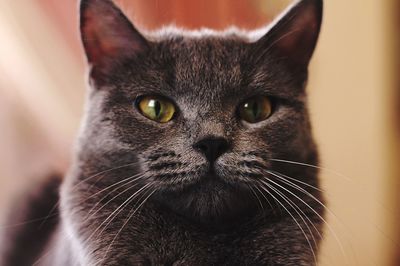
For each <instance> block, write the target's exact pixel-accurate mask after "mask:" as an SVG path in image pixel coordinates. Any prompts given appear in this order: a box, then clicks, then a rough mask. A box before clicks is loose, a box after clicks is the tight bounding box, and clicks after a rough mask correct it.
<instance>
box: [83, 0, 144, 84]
mask: <svg viewBox="0 0 400 266" xmlns="http://www.w3.org/2000/svg"><path fill="white" fill-rule="evenodd" d="M80 30H81V37H82V42H83V46H84V48H85V52H86V56H87V59H88V62H89V64H90V66H91V78H93V79H95V80H97V81H99V80H101V79H102V77H103V76H104V75H106V74H107V73H109V71H110V70H111V69H112V68H113V67H115V65H116V64H118V63H119V62H120V61H121V60H124V59H126V58H132V57H134V56H137V55H138V54H139V53H142V52H144V51H145V50H146V49H147V47H148V42H147V40H146V39H145V38H144V37H143V36H142V35H141V34H140V33H139V32H138V31H137V30H136V29H135V28H134V26H133V25H132V23H131V22H130V21H129V20H128V18H127V17H126V16H125V15H124V14H123V13H122V12H121V10H120V9H118V8H117V7H116V6H115V5H114V3H113V2H112V1H110V0H81V3H80Z"/></svg>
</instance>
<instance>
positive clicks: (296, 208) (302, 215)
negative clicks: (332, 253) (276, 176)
mask: <svg viewBox="0 0 400 266" xmlns="http://www.w3.org/2000/svg"><path fill="white" fill-rule="evenodd" d="M265 185H266V184H265ZM269 185H270V189H272V190H273V191H274V192H275V193H276V194H277V195H279V196H280V197H281V198H282V199H283V200H284V201H285V202H286V203H287V204H288V205H289V206H290V207H291V208H292V209H293V210H294V211H295V212H296V214H297V215H298V216H299V217H300V219H301V220H302V221H303V223H304V224H305V226H306V227H307V229H308V231H309V232H310V234H311V238H312V240H313V243H314V245H315V247H317V246H318V244H317V241H316V240H315V237H314V234H313V232H312V230H311V228H310V227H309V226H308V223H307V222H306V221H305V220H304V217H305V218H306V219H307V220H308V221H309V223H310V224H311V225H312V226H313V228H314V229H315V230H316V231H317V233H318V236H319V237H320V238H322V236H321V233H320V232H319V230H318V229H317V228H316V226H315V225H314V223H313V222H312V221H311V220H310V218H309V217H308V216H307V215H306V214H305V213H304V212H303V211H302V210H301V208H300V207H299V206H297V205H296V204H295V203H294V202H293V201H292V200H291V199H289V198H288V197H287V196H286V195H284V194H283V193H282V192H280V191H279V190H278V189H277V188H274V186H272V184H269ZM312 253H313V256H314V260H315V264H316V265H317V259H316V254H315V252H314V249H312Z"/></svg>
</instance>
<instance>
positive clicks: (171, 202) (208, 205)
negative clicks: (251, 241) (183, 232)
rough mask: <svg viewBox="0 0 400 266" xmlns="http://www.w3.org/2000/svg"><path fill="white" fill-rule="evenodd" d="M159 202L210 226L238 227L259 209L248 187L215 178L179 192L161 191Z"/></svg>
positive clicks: (157, 197) (191, 185)
mask: <svg viewBox="0 0 400 266" xmlns="http://www.w3.org/2000/svg"><path fill="white" fill-rule="evenodd" d="M155 199H156V200H157V201H158V202H159V204H160V205H162V206H164V207H166V208H168V209H170V210H171V211H173V212H174V213H176V214H178V215H181V216H184V217H186V218H188V219H190V220H192V221H194V222H199V223H201V224H206V225H216V226H217V225H228V224H235V223H238V222H241V221H243V220H245V219H247V218H249V217H252V216H254V215H255V214H256V212H257V210H259V208H258V205H257V202H256V201H255V200H254V195H252V194H251V191H249V189H248V187H247V186H246V185H243V184H237V185H234V184H229V183H227V182H225V181H224V180H222V179H220V178H215V177H210V178H204V179H203V180H201V181H199V182H196V183H193V184H190V185H187V186H185V187H183V188H181V189H179V190H175V191H171V190H167V189H166V190H160V191H159V192H158V193H157V195H156V197H155Z"/></svg>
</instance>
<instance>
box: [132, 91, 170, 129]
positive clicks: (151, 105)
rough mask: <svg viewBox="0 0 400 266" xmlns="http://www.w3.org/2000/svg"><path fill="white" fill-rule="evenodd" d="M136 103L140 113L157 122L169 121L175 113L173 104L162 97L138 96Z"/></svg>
mask: <svg viewBox="0 0 400 266" xmlns="http://www.w3.org/2000/svg"><path fill="white" fill-rule="evenodd" d="M136 104H137V108H138V109H139V111H140V112H141V113H142V115H144V116H145V117H147V118H148V119H151V120H153V121H156V122H159V123H167V122H169V121H171V119H172V118H173V116H174V114H175V105H174V104H173V103H172V102H171V101H169V100H167V99H165V98H162V97H158V96H144V97H140V98H139V99H138V101H137V103H136Z"/></svg>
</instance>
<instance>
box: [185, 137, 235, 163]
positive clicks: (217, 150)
mask: <svg viewBox="0 0 400 266" xmlns="http://www.w3.org/2000/svg"><path fill="white" fill-rule="evenodd" d="M193 148H194V149H195V150H197V151H199V152H200V153H202V154H203V155H204V156H205V157H206V158H207V160H208V161H210V162H214V161H215V160H216V159H217V158H218V157H219V156H221V155H222V154H223V153H225V152H226V151H227V150H228V149H229V148H230V144H229V142H228V141H227V140H226V139H225V138H221V137H208V138H205V139H202V140H200V141H198V142H197V143H195V144H194V145H193Z"/></svg>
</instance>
